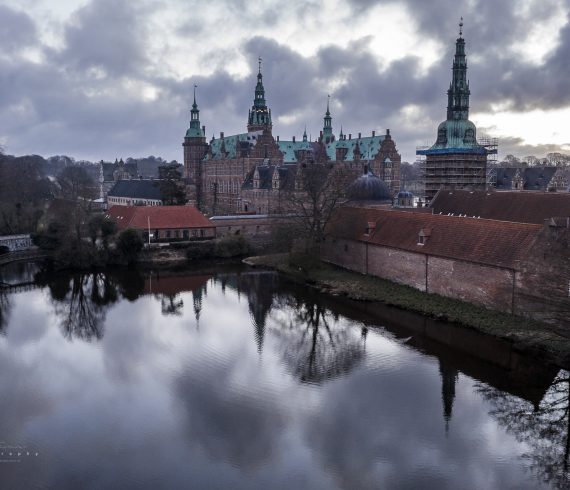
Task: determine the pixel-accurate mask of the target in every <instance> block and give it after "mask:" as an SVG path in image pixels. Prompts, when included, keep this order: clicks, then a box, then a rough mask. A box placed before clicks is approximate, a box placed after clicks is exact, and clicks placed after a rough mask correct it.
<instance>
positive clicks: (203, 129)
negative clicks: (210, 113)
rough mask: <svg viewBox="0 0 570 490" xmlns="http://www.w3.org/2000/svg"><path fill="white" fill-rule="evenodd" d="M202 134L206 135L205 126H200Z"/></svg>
mask: <svg viewBox="0 0 570 490" xmlns="http://www.w3.org/2000/svg"><path fill="white" fill-rule="evenodd" d="M202 134H203V135H204V136H206V126H202Z"/></svg>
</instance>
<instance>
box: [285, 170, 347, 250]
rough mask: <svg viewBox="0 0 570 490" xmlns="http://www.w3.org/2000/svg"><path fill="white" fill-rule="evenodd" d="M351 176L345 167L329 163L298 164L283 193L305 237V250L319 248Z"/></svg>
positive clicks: (287, 205)
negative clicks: (290, 184)
mask: <svg viewBox="0 0 570 490" xmlns="http://www.w3.org/2000/svg"><path fill="white" fill-rule="evenodd" d="M353 177H354V176H353V175H352V174H351V173H350V172H348V171H347V170H346V169H345V168H344V167H340V166H332V165H331V164H328V163H311V164H306V165H304V166H301V167H300V168H299V171H298V172H297V176H296V181H295V184H294V187H293V188H292V189H290V190H289V191H288V194H287V196H286V201H287V204H286V209H287V211H289V212H290V213H291V214H292V215H293V218H292V219H293V221H294V223H295V224H296V225H297V228H298V230H299V231H300V233H301V237H302V238H303V239H304V240H305V251H306V252H308V253H315V252H318V249H319V246H320V243H321V242H322V241H323V238H324V236H325V229H326V227H327V224H328V223H329V221H330V219H331V217H332V216H333V214H334V212H335V210H336V209H337V208H338V207H339V206H340V205H341V204H342V203H343V202H344V201H345V193H346V190H347V188H348V186H349V184H350V183H351V180H352V178H353Z"/></svg>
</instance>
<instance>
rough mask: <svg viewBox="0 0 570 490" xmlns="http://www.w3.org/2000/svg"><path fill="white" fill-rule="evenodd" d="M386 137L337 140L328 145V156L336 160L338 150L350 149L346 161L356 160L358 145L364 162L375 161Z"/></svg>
mask: <svg viewBox="0 0 570 490" xmlns="http://www.w3.org/2000/svg"><path fill="white" fill-rule="evenodd" d="M384 139H385V136H384V135H381V136H366V137H364V138H355V139H351V140H347V139H345V140H336V141H333V142H331V143H328V144H327V145H326V150H327V155H328V157H329V158H330V159H331V160H336V149H337V148H348V152H347V154H346V157H345V160H347V161H352V160H354V149H355V148H356V146H357V145H358V146H359V148H360V158H361V159H362V160H368V159H370V160H371V159H373V158H374V157H375V156H376V154H377V153H378V152H379V151H380V147H381V146H382V142H383V141H384Z"/></svg>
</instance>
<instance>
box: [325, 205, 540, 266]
mask: <svg viewBox="0 0 570 490" xmlns="http://www.w3.org/2000/svg"><path fill="white" fill-rule="evenodd" d="M369 222H373V223H375V228H374V229H373V230H372V231H371V232H370V234H369V235H366V234H365V232H366V228H367V227H368V224H369ZM542 229H543V227H542V226H541V225H535V224H527V223H505V222H502V221H494V220H487V219H476V218H475V219H474V218H459V217H453V216H441V215H431V214H423V213H406V212H403V211H393V210H383V209H362V208H360V209H359V208H352V207H344V208H341V209H339V211H338V212H337V214H336V215H335V217H334V219H333V220H332V221H331V224H330V226H329V232H330V233H331V234H332V235H333V236H337V237H342V238H350V239H353V240H359V241H363V242H368V243H373V244H376V245H381V246H385V247H391V248H396V249H401V250H407V251H410V252H417V253H423V254H428V255H434V256H439V257H447V258H453V259H459V260H465V261H469V262H477V263H482V264H487V265H493V266H498V267H509V268H514V267H515V266H516V261H517V260H521V259H523V258H524V257H525V256H526V255H527V254H528V253H529V251H530V248H531V247H532V245H533V243H534V242H535V241H536V239H537V237H538V235H539V233H540V232H541V231H542ZM422 230H423V235H424V236H425V237H426V238H425V244H424V245H420V244H418V238H419V235H420V232H421V231H422Z"/></svg>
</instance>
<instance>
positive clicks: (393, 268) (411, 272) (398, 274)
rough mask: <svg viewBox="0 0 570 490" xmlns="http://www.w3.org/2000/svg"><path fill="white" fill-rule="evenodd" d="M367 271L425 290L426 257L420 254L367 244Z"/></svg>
mask: <svg viewBox="0 0 570 490" xmlns="http://www.w3.org/2000/svg"><path fill="white" fill-rule="evenodd" d="M368 273H369V274H372V275H374V276H378V277H383V278H385V279H389V280H390V281H394V282H398V283H400V284H406V285H407V286H412V287H414V288H416V289H419V290H421V291H425V290H426V288H425V286H426V258H425V255H422V254H415V253H410V252H404V251H403V250H397V249H393V248H386V247H378V246H376V245H369V246H368Z"/></svg>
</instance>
